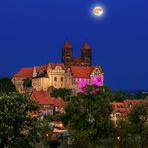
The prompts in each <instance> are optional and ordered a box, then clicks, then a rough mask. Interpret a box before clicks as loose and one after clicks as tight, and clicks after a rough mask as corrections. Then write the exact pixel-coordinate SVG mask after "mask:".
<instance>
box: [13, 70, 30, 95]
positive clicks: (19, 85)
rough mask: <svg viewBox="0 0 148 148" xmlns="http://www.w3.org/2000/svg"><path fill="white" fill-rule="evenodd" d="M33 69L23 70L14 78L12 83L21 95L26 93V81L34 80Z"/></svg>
mask: <svg viewBox="0 0 148 148" xmlns="http://www.w3.org/2000/svg"><path fill="white" fill-rule="evenodd" d="M32 74H33V68H21V69H20V70H19V71H18V72H17V73H16V74H14V75H13V77H12V82H13V84H14V85H15V87H16V89H17V90H18V91H19V92H20V93H24V91H25V90H24V89H25V88H24V80H25V79H32V77H33V76H32Z"/></svg>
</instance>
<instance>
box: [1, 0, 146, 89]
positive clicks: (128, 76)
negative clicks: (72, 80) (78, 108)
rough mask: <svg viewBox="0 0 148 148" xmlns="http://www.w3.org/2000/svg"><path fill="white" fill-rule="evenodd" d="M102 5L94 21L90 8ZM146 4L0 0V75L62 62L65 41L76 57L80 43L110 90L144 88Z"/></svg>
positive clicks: (107, 0) (138, 0)
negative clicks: (86, 45)
mask: <svg viewBox="0 0 148 148" xmlns="http://www.w3.org/2000/svg"><path fill="white" fill-rule="evenodd" d="M97 4H99V5H102V6H103V7H104V9H105V14H104V16H103V17H101V18H99V19H96V18H95V17H93V16H92V14H91V8H92V7H93V6H95V5H97ZM147 6H148V0H1V1H0V51H1V52H0V76H11V75H12V74H14V73H15V72H17V71H18V70H19V69H20V68H21V67H24V66H26V67H27V66H28V67H29V66H34V65H40V64H45V63H48V62H50V61H51V62H61V48H62V46H63V44H64V42H65V40H66V39H69V40H70V42H71V44H72V45H73V49H74V54H75V56H79V49H80V48H81V47H82V44H83V42H85V41H88V42H89V43H90V45H91V47H92V48H93V64H94V65H97V64H100V65H102V66H103V69H104V72H105V84H106V85H108V86H111V88H113V89H147V88H148V81H147V80H148V61H147V59H148V58H147V57H148V8H147Z"/></svg>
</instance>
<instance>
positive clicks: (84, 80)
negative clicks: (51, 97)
mask: <svg viewBox="0 0 148 148" xmlns="http://www.w3.org/2000/svg"><path fill="white" fill-rule="evenodd" d="M26 79H30V80H31V82H32V87H30V89H31V91H33V90H36V91H40V90H44V91H46V90H48V89H49V88H50V87H54V88H67V89H71V90H72V92H73V94H76V93H77V92H80V91H81V90H82V88H83V87H84V86H85V85H87V84H95V85H99V86H102V85H103V84H104V73H103V70H102V67H101V66H100V65H99V66H92V49H91V47H90V46H89V44H88V43H84V45H83V47H82V48H81V57H78V58H74V57H73V51H72V46H71V44H70V42H69V41H66V42H65V44H64V46H63V48H62V63H50V62H49V63H48V64H44V65H41V66H34V67H31V68H28V67H27V68H26V67H24V68H21V69H20V70H19V71H18V72H17V73H16V74H14V76H13V78H12V82H13V83H14V85H15V86H16V88H17V90H18V91H19V92H20V93H24V92H25V89H26V88H24V81H25V80H26Z"/></svg>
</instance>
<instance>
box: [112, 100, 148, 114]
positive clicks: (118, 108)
mask: <svg viewBox="0 0 148 148" xmlns="http://www.w3.org/2000/svg"><path fill="white" fill-rule="evenodd" d="M143 102H146V100H124V101H123V102H112V105H113V111H112V113H113V114H115V113H117V112H120V113H121V115H122V116H125V115H127V114H128V113H129V112H130V111H131V110H132V109H133V108H134V105H136V104H139V103H143Z"/></svg>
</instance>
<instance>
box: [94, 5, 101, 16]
mask: <svg viewBox="0 0 148 148" xmlns="http://www.w3.org/2000/svg"><path fill="white" fill-rule="evenodd" d="M93 14H94V15H96V16H101V15H102V14H103V8H102V7H100V6H96V7H94V8H93Z"/></svg>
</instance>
